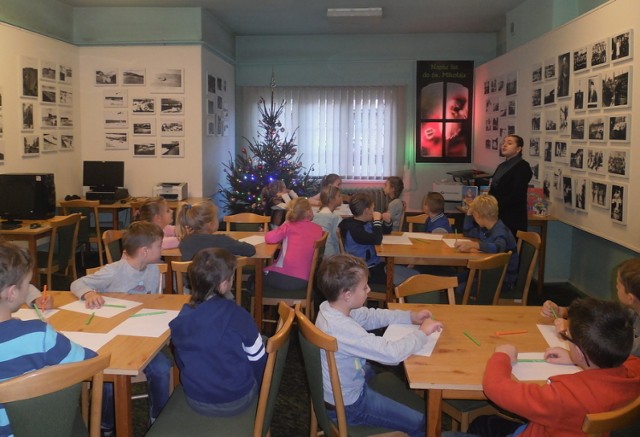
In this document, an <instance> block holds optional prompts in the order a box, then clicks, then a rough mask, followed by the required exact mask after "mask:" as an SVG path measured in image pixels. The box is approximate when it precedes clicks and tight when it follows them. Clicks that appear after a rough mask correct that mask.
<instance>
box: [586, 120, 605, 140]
mask: <svg viewBox="0 0 640 437" xmlns="http://www.w3.org/2000/svg"><path fill="white" fill-rule="evenodd" d="M587 132H588V133H589V141H604V140H606V138H605V127H604V117H603V116H598V117H589V119H588V125H587Z"/></svg>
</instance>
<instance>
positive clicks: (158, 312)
mask: <svg viewBox="0 0 640 437" xmlns="http://www.w3.org/2000/svg"><path fill="white" fill-rule="evenodd" d="M166 313H167V312H166V311H152V312H150V313H137V314H132V315H131V316H129V317H142V316H155V315H158V314H166Z"/></svg>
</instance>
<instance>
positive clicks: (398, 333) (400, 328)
mask: <svg viewBox="0 0 640 437" xmlns="http://www.w3.org/2000/svg"><path fill="white" fill-rule="evenodd" d="M418 329H420V326H419V325H400V324H391V325H389V326H388V327H387V330H386V331H385V332H384V335H383V336H382V337H383V338H386V339H387V340H389V341H396V340H400V339H401V338H402V337H404V336H405V335H407V334H410V333H411V332H412V331H417V330H418ZM441 333H442V331H440V332H434V333H433V334H431V335H429V337H428V340H427V344H425V345H424V347H423V348H422V349H420V350H419V351H418V352H416V353H415V354H414V355H422V356H423V357H430V356H431V354H432V353H433V349H434V348H435V347H436V343H437V342H438V339H439V338H440V334H441Z"/></svg>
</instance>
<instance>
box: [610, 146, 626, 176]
mask: <svg viewBox="0 0 640 437" xmlns="http://www.w3.org/2000/svg"><path fill="white" fill-rule="evenodd" d="M629 153H630V152H629V150H627V149H624V150H622V149H615V150H609V155H608V158H607V173H608V174H609V175H610V176H617V177H621V178H628V177H629V166H630V165H631V163H630V162H629Z"/></svg>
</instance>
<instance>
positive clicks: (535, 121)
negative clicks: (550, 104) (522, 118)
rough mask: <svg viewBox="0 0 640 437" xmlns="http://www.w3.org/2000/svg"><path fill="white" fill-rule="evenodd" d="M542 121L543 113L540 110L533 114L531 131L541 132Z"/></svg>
mask: <svg viewBox="0 0 640 437" xmlns="http://www.w3.org/2000/svg"><path fill="white" fill-rule="evenodd" d="M541 121H542V115H541V114H540V113H539V112H534V113H533V114H531V131H533V132H540V131H541V130H542V126H541Z"/></svg>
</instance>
